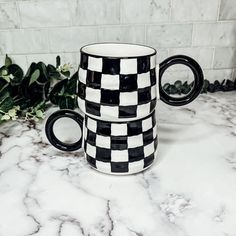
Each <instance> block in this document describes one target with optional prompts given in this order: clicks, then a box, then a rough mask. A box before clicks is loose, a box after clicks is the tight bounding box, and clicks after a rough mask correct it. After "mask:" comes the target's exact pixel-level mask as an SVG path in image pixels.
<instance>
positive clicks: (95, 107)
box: [85, 101, 101, 116]
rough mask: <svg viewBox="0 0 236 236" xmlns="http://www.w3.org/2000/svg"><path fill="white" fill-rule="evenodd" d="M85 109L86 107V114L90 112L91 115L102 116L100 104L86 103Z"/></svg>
mask: <svg viewBox="0 0 236 236" xmlns="http://www.w3.org/2000/svg"><path fill="white" fill-rule="evenodd" d="M98 102H99V101H98ZM85 107H86V112H88V113H89V114H93V115H95V116H101V113H100V104H97V103H94V102H89V101H85Z"/></svg>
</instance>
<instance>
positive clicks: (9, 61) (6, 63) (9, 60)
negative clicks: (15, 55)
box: [5, 54, 12, 67]
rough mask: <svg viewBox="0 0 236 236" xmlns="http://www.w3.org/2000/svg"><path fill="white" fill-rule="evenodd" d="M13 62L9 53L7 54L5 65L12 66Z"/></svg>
mask: <svg viewBox="0 0 236 236" xmlns="http://www.w3.org/2000/svg"><path fill="white" fill-rule="evenodd" d="M11 64H12V60H11V58H10V57H8V55H7V54H6V57H5V66H7V67H8V66H10V65H11Z"/></svg>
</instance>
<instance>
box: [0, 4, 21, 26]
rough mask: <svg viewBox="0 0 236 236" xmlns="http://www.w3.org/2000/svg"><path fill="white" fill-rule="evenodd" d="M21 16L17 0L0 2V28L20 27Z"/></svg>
mask: <svg viewBox="0 0 236 236" xmlns="http://www.w3.org/2000/svg"><path fill="white" fill-rule="evenodd" d="M18 27H19V17H18V14H17V10H16V3H15V2H5V3H0V29H7V28H18Z"/></svg>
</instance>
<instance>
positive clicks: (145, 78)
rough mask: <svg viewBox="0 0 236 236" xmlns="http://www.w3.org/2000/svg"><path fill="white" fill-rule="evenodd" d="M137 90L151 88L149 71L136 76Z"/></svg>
mask: <svg viewBox="0 0 236 236" xmlns="http://www.w3.org/2000/svg"><path fill="white" fill-rule="evenodd" d="M137 83H138V88H146V87H150V86H151V78H150V71H149V72H147V73H142V74H138V79H137Z"/></svg>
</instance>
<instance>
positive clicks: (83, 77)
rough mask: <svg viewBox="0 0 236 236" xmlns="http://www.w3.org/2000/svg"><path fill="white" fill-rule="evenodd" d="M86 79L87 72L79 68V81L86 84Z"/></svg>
mask: <svg viewBox="0 0 236 236" xmlns="http://www.w3.org/2000/svg"><path fill="white" fill-rule="evenodd" d="M86 78H87V70H84V69H82V68H79V81H81V82H82V83H83V84H86Z"/></svg>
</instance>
